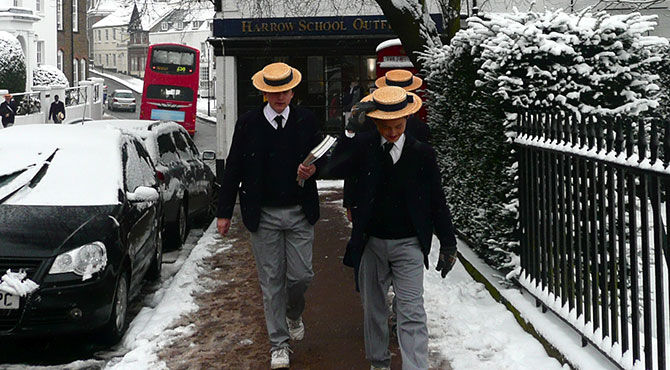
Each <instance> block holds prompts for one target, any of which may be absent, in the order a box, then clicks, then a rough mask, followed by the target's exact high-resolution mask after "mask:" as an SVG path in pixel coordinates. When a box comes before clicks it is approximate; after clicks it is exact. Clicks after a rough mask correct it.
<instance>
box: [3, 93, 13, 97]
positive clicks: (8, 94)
mask: <svg viewBox="0 0 670 370" xmlns="http://www.w3.org/2000/svg"><path fill="white" fill-rule="evenodd" d="M3 96H4V97H5V98H11V97H12V94H10V93H6V94H5V95H3Z"/></svg>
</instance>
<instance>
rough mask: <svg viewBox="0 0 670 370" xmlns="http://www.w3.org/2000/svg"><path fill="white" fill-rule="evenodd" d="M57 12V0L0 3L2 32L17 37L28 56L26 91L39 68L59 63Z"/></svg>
mask: <svg viewBox="0 0 670 370" xmlns="http://www.w3.org/2000/svg"><path fill="white" fill-rule="evenodd" d="M56 13H57V1H56V0H0V30H3V31H7V32H9V33H11V34H13V35H14V36H16V38H17V39H18V40H19V43H21V48H22V49H23V53H24V54H25V56H26V90H30V87H31V86H32V80H33V70H34V69H35V68H36V67H37V66H39V65H42V64H49V65H54V66H55V65H56V63H57V60H56V49H57V40H56Z"/></svg>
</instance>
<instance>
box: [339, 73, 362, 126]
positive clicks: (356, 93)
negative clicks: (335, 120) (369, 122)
mask: <svg viewBox="0 0 670 370" xmlns="http://www.w3.org/2000/svg"><path fill="white" fill-rule="evenodd" d="M361 96H362V93H361V87H360V86H359V84H358V81H356V80H352V81H351V82H350V83H349V88H348V89H347V91H346V92H345V93H344V95H343V96H342V109H343V110H344V120H345V123H346V122H347V121H348V120H349V118H350V117H351V110H352V108H353V106H354V104H356V103H358V102H359V101H360V100H361Z"/></svg>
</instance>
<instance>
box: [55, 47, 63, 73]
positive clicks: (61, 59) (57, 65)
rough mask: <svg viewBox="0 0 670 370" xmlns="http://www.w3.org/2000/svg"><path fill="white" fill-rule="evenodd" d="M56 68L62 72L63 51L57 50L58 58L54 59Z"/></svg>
mask: <svg viewBox="0 0 670 370" xmlns="http://www.w3.org/2000/svg"><path fill="white" fill-rule="evenodd" d="M56 67H58V69H60V70H61V71H62V70H63V50H58V58H57V59H56Z"/></svg>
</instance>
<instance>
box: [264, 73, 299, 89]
mask: <svg viewBox="0 0 670 370" xmlns="http://www.w3.org/2000/svg"><path fill="white" fill-rule="evenodd" d="M291 80H293V70H291V73H290V74H289V75H288V77H286V78H282V79H281V80H268V79H267V78H265V76H263V82H265V84H267V85H269V86H281V85H286V84H287V83H289V82H291Z"/></svg>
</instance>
